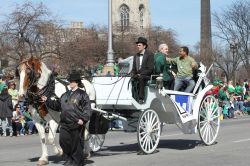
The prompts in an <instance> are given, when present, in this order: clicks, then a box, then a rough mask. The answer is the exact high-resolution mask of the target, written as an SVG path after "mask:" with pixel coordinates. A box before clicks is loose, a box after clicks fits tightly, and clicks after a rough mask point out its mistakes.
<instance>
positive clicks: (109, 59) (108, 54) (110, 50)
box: [107, 0, 114, 66]
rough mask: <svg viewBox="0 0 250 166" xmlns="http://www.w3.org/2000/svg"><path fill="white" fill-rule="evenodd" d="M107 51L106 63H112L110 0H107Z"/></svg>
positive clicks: (109, 64)
mask: <svg viewBox="0 0 250 166" xmlns="http://www.w3.org/2000/svg"><path fill="white" fill-rule="evenodd" d="M108 3H109V4H108V52H107V65H108V66H113V65H114V54H113V53H114V52H113V49H112V0H109V1H108Z"/></svg>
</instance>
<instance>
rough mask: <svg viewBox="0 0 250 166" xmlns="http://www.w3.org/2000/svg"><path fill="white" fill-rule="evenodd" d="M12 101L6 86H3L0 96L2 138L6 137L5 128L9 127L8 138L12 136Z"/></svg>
mask: <svg viewBox="0 0 250 166" xmlns="http://www.w3.org/2000/svg"><path fill="white" fill-rule="evenodd" d="M12 110H13V106H12V101H11V96H10V95H9V93H8V88H7V86H6V85H5V86H3V90H2V92H1V94H0V118H1V121H2V130H3V136H7V132H6V129H7V126H9V132H10V136H11V137H12V136H13V128H12V122H11V119H12Z"/></svg>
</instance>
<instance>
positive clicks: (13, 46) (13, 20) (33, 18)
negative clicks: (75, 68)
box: [0, 2, 60, 60]
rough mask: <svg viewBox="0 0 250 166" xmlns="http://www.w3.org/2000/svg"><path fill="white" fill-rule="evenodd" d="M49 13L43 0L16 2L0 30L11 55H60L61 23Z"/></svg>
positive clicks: (21, 57) (13, 56)
mask: <svg viewBox="0 0 250 166" xmlns="http://www.w3.org/2000/svg"><path fill="white" fill-rule="evenodd" d="M50 17H51V14H50V13H49V11H48V9H47V8H46V7H45V6H44V5H43V4H42V3H40V4H37V5H34V4H32V3H31V2H26V3H24V4H22V5H16V8H15V9H14V10H13V12H12V13H11V14H10V15H9V16H7V18H6V21H5V22H4V24H3V26H2V27H1V30H0V36H1V38H2V40H3V41H4V42H3V45H4V47H2V48H6V47H7V48H8V51H7V54H8V56H9V57H11V58H12V59H16V60H17V59H23V58H25V57H26V56H36V57H41V58H42V57H44V56H53V55H57V56H58V55H60V51H59V39H58V37H59V34H57V29H58V26H57V25H56V24H55V22H56V21H55V20H54V19H52V18H50Z"/></svg>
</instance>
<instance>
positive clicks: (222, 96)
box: [218, 89, 229, 101]
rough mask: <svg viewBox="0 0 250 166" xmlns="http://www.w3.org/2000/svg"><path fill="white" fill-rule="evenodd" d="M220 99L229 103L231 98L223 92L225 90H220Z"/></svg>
mask: <svg viewBox="0 0 250 166" xmlns="http://www.w3.org/2000/svg"><path fill="white" fill-rule="evenodd" d="M218 98H219V99H220V100H222V101H229V98H228V96H227V94H226V92H225V91H224V90H223V89H220V90H219V93H218Z"/></svg>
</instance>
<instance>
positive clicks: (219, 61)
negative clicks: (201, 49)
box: [213, 44, 241, 81]
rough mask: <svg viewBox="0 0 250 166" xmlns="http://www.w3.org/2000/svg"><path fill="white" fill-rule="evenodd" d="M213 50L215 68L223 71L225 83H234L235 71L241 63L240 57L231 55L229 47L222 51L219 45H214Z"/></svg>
mask: <svg viewBox="0 0 250 166" xmlns="http://www.w3.org/2000/svg"><path fill="white" fill-rule="evenodd" d="M213 48H214V49H213V57H214V60H215V67H217V68H219V69H221V70H222V71H223V73H224V74H223V75H224V76H225V77H226V80H227V81H228V80H233V81H235V71H237V70H238V67H239V64H240V62H241V60H240V57H239V56H238V54H232V52H231V50H230V49H229V47H228V48H226V49H223V46H221V45H220V44H215V45H214V46H213Z"/></svg>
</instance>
